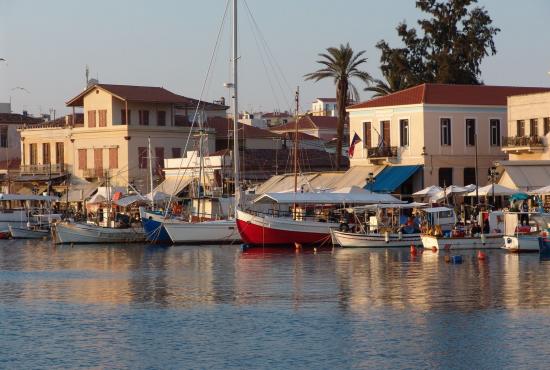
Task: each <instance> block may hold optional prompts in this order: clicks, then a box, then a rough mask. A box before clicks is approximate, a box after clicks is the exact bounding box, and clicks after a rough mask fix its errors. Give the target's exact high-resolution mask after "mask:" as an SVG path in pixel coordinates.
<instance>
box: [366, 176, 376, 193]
mask: <svg viewBox="0 0 550 370" xmlns="http://www.w3.org/2000/svg"><path fill="white" fill-rule="evenodd" d="M366 181H367V189H368V190H370V191H372V186H373V184H374V183H375V182H376V178H375V177H374V174H373V173H372V172H369V174H368V175H367V178H366Z"/></svg>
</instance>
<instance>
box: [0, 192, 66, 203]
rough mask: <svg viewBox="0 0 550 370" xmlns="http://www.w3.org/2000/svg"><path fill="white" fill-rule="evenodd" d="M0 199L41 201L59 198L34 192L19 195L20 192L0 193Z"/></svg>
mask: <svg viewBox="0 0 550 370" xmlns="http://www.w3.org/2000/svg"><path fill="white" fill-rule="evenodd" d="M2 200H6V201H7V200H21V201H25V200H38V201H41V202H56V201H58V200H59V198H58V197H55V196H50V195H34V194H28V195H21V194H4V193H0V201H2Z"/></svg>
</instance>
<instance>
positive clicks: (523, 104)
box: [499, 89, 550, 191]
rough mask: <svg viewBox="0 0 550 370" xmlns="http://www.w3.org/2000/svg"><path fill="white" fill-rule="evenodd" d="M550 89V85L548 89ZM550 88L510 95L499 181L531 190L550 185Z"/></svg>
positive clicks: (502, 183)
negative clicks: (504, 157) (543, 90)
mask: <svg viewBox="0 0 550 370" xmlns="http://www.w3.org/2000/svg"><path fill="white" fill-rule="evenodd" d="M548 90H550V89H548ZM549 133H550V91H548V92H541V93H534V94H525V95H515V96H510V97H509V98H508V131H507V133H506V136H505V137H504V138H503V146H502V150H503V151H504V152H505V153H506V154H508V160H506V161H501V162H500V171H501V172H502V176H501V178H500V181H499V183H500V184H501V185H504V186H508V187H511V188H516V189H520V190H523V191H529V190H533V189H536V188H540V187H543V186H547V185H550V149H549V138H550V137H549V136H550V135H549Z"/></svg>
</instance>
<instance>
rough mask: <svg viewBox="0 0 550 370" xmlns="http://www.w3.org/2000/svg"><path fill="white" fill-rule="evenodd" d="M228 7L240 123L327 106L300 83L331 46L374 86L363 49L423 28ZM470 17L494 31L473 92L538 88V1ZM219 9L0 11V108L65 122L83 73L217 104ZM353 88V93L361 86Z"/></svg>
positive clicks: (87, 6)
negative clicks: (356, 60)
mask: <svg viewBox="0 0 550 370" xmlns="http://www.w3.org/2000/svg"><path fill="white" fill-rule="evenodd" d="M239 1H240V9H239V22H238V23H239V48H240V52H239V57H240V58H239V86H240V93H239V100H240V108H241V110H248V111H264V112H267V111H273V110H281V111H284V110H288V109H291V107H292V104H293V98H294V90H295V89H296V86H299V87H300V97H301V104H300V109H301V110H302V111H304V110H307V109H308V108H309V107H310V105H311V102H312V101H313V100H314V99H315V97H334V96H335V89H334V85H333V81H330V80H327V81H322V82H318V83H314V82H311V81H304V79H303V75H304V74H306V73H308V72H312V71H315V70H317V69H318V68H319V65H318V64H317V63H316V60H318V56H317V54H318V53H320V52H323V51H324V50H325V49H326V48H327V47H330V46H338V45H339V44H341V43H346V42H349V43H350V45H351V46H352V47H353V48H354V49H355V50H357V51H359V50H365V51H366V53H365V55H366V56H367V58H368V61H367V63H366V64H365V65H364V66H363V68H364V70H366V71H367V72H369V73H371V74H372V75H373V76H374V77H380V71H379V68H378V67H379V58H380V53H379V52H378V50H377V49H376V47H375V44H376V43H377V42H378V41H379V40H381V39H385V40H387V41H388V42H389V43H390V44H391V45H392V46H400V45H401V44H400V42H399V39H398V38H397V35H396V31H395V27H396V26H397V25H398V24H399V22H401V21H406V22H407V23H408V24H409V25H413V24H415V23H416V20H417V19H419V18H422V17H423V16H424V15H423V13H421V12H420V11H419V10H418V9H416V8H415V1H414V0H391V1H374V0H340V1H333V0H330V1H329V0H277V1H267V0H246V3H245V2H244V0H239ZM478 5H479V6H483V7H485V8H486V9H487V10H488V11H489V14H490V16H491V17H492V18H493V24H494V26H496V27H499V28H501V32H500V33H499V34H498V35H497V36H496V38H495V43H496V48H497V51H498V53H497V54H496V55H495V56H490V57H487V58H486V59H485V60H484V61H483V63H482V76H481V77H482V79H483V81H484V82H485V83H486V84H492V85H518V86H520V85H521V86H550V75H549V74H548V72H549V71H550V48H549V47H548V45H550V29H549V28H548V19H550V1H547V0H525V1H522V2H516V1H512V0H480V1H479V3H478ZM225 7H226V0H201V1H191V0H179V1H178V0H156V1H146V0H94V1H88V2H83V1H74V0H50V1H41V0H34V1H31V0H0V58H5V59H6V60H7V63H6V62H1V61H0V102H8V101H9V100H10V99H11V102H12V110H13V111H15V112H21V111H22V110H27V111H28V112H29V113H31V114H39V113H48V112H49V111H50V110H51V109H55V110H56V115H57V116H60V115H62V114H66V113H68V112H69V110H68V109H67V108H66V107H65V102H66V101H68V100H69V99H71V98H72V97H74V96H76V95H78V94H79V93H80V92H81V91H82V90H84V88H85V82H86V81H85V68H86V65H88V66H89V69H90V75H91V77H93V78H98V79H99V81H100V82H103V83H113V84H129V85H147V86H162V87H165V88H167V89H169V90H170V91H173V92H175V93H178V94H181V95H185V96H189V97H193V98H199V97H201V91H203V93H202V98H203V100H206V101H212V100H216V99H219V98H220V97H222V96H224V97H225V98H226V99H228V98H229V91H228V90H227V89H226V88H224V86H223V84H224V83H225V82H228V81H230V80H231V76H230V48H231V45H230V41H231V33H230V25H229V19H227V20H226V21H225V23H224V27H222V32H221V37H220V42H219V47H218V48H216V50H217V51H216V53H214V52H213V50H214V49H215V48H214V45H215V43H216V38H217V35H218V31H219V29H220V25H221V24H222V19H223V15H224V11H225ZM248 9H249V10H250V12H248ZM250 14H251V15H252V16H251V15H250ZM251 19H253V21H252V20H251ZM254 22H255V24H256V25H257V27H255V26H254ZM258 29H259V32H258V31H255V30H258ZM264 40H265V42H264ZM212 55H215V57H214V58H213V60H214V63H213V66H212V69H211V71H212V72H211V73H210V74H209V76H208V78H207V77H206V75H207V70H208V66H209V62H210V60H211V58H212ZM268 56H269V57H268ZM356 85H357V87H358V88H359V89H360V90H361V91H362V89H363V87H364V85H363V84H362V83H360V82H357V84H356ZM203 86H205V88H204V89H203ZM361 98H362V100H366V99H368V98H369V93H367V92H362V93H361Z"/></svg>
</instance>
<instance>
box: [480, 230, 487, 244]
mask: <svg viewBox="0 0 550 370" xmlns="http://www.w3.org/2000/svg"><path fill="white" fill-rule="evenodd" d="M486 242H487V239H486V238H485V234H483V233H482V234H481V244H483V245H485V243H486Z"/></svg>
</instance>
